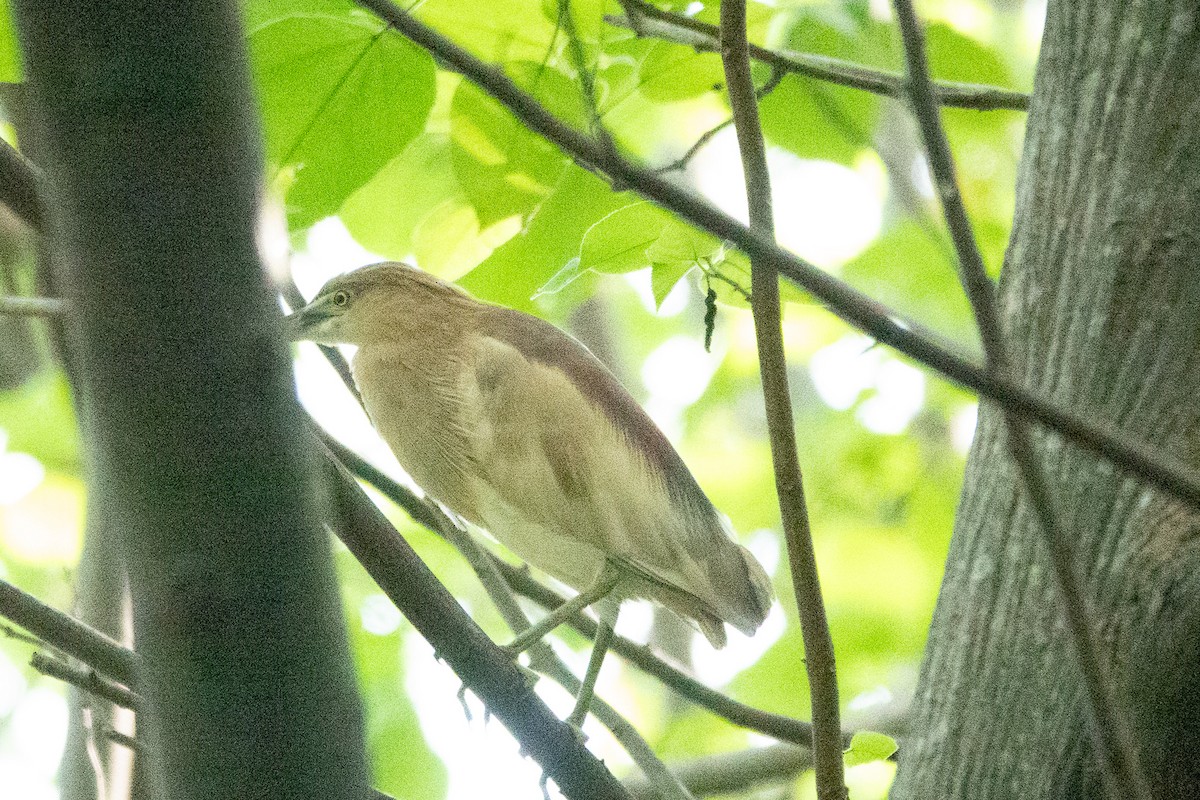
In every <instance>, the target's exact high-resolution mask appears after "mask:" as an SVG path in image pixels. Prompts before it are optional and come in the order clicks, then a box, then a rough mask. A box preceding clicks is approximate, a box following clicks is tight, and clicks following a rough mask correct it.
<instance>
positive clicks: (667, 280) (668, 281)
mask: <svg viewBox="0 0 1200 800" xmlns="http://www.w3.org/2000/svg"><path fill="white" fill-rule="evenodd" d="M695 266H696V265H695V264H694V263H693V264H687V263H684V262H682V261H674V262H672V261H656V262H654V263H653V264H651V265H650V290H651V291H652V292H653V293H654V307H655V308H661V307H662V304H663V300H666V299H667V295H669V294H670V293H671V290H672V289H674V288H675V284H677V283H679V282H680V281H681V280H683V278H684V276H685V275H687V274H688V273H689V272H691V271H692V269H694V268H695Z"/></svg>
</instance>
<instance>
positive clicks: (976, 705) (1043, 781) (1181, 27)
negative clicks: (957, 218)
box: [893, 0, 1200, 800]
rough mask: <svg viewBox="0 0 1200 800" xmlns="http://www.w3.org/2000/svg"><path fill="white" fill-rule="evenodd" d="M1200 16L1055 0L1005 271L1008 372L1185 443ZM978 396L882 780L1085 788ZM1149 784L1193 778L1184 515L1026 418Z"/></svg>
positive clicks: (987, 794)
mask: <svg viewBox="0 0 1200 800" xmlns="http://www.w3.org/2000/svg"><path fill="white" fill-rule="evenodd" d="M1198 26H1200V18H1198V11H1197V7H1196V6H1195V4H1194V3H1189V2H1162V3H1147V2H1139V3H1132V4H1118V3H1104V2H1094V0H1093V1H1091V2H1082V3H1078V2H1065V1H1064V0H1055V1H1052V2H1051V4H1050V7H1049V9H1048V15H1047V20H1046V30H1045V35H1044V38H1043V44H1042V54H1041V58H1040V62H1039V65H1038V73H1037V80H1036V84H1035V91H1034V97H1033V103H1032V106H1031V109H1030V113H1029V124H1028V132H1027V136H1026V144H1025V153H1024V156H1023V159H1022V164H1021V171H1020V177H1019V182H1018V190H1017V208H1016V219H1015V224H1014V229H1013V238H1012V242H1011V244H1010V247H1009V252H1008V257H1007V260H1006V264H1005V268H1004V273H1003V276H1002V280H1001V286H1000V292H1001V304H1002V305H1001V308H1002V313H1003V317H1004V324H1005V328H1006V334H1007V337H1008V341H1009V343H1010V347H1011V352H1012V354H1013V361H1014V362H1015V363H1014V368H1015V369H1017V370H1019V373H1020V375H1021V377H1022V378H1023V380H1024V381H1025V382H1026V383H1027V384H1028V385H1029V386H1030V387H1032V388H1034V389H1035V390H1037V391H1038V392H1041V393H1042V394H1044V395H1046V396H1048V397H1051V398H1053V399H1054V400H1055V401H1056V402H1058V403H1059V404H1061V405H1063V406H1064V407H1068V408H1072V409H1073V410H1074V411H1075V412H1076V413H1078V414H1080V415H1083V416H1086V417H1089V418H1093V419H1096V420H1101V421H1104V422H1106V423H1108V424H1110V425H1112V426H1114V427H1115V428H1117V429H1118V430H1120V431H1121V432H1122V433H1123V434H1124V435H1125V436H1127V437H1129V438H1130V439H1138V440H1141V441H1143V442H1145V443H1146V444H1147V446H1149V447H1151V448H1154V449H1159V450H1164V451H1167V452H1169V453H1171V454H1172V455H1174V456H1175V457H1177V458H1180V459H1185V460H1188V461H1189V462H1190V463H1196V461H1197V452H1196V446H1197V443H1198V442H1197V438H1196V437H1197V435H1198V433H1200V431H1198V430H1197V423H1198V413H1200V402H1198V397H1200V347H1198V345H1200V255H1198V243H1197V238H1198V236H1200V233H1198V232H1200V169H1198V168H1197V166H1198V164H1200V160H1198V156H1200V27H1198ZM1003 428H1004V425H1003V420H1002V415H1001V414H1000V413H998V411H997V409H996V408H995V407H992V406H990V405H988V404H984V406H983V407H982V409H981V413H980V424H979V430H978V433H977V435H976V439H975V444H974V446H973V448H972V451H971V455H970V459H969V461H968V466H967V474H966V480H965V484H964V488H963V496H962V500H961V504H960V508H959V513H958V519H957V522H956V525H955V531H954V539H953V542H952V545H951V548H950V555H949V558H948V562H947V566H946V575H945V578H944V581H943V584H942V590H941V595H940V597H939V600H938V605H937V610H936V612H935V615H934V620H933V626H932V628H931V631H930V641H929V646H928V650H927V652H926V655H925V662H924V664H923V667H922V674H921V680H920V685H919V687H918V691H917V697H916V701H915V704H914V714H915V718H914V726H913V735H912V736H911V738H909V739H907V740H906V741H905V748H904V751H903V753H902V760H901V768H900V773H899V775H898V777H897V781H896V784H895V788H894V790H893V797H895V798H899V799H900V800H904V799H905V798H972V800H979V799H981V798H1021V799H1022V800H1035V799H1036V798H1056V799H1057V798H1090V797H1099V796H1101V793H1102V792H1101V785H1100V778H1099V772H1098V767H1097V763H1096V759H1095V754H1094V751H1093V749H1092V746H1091V739H1090V735H1089V729H1088V725H1089V723H1088V719H1089V717H1088V715H1087V713H1086V709H1085V707H1084V706H1083V697H1084V695H1083V692H1082V690H1081V685H1080V679H1079V671H1078V668H1077V666H1076V663H1075V661H1074V660H1073V658H1072V657H1071V655H1070V649H1069V647H1068V643H1067V640H1066V639H1065V636H1066V631H1065V629H1064V626H1063V623H1062V614H1061V611H1060V605H1059V599H1058V597H1057V596H1056V593H1055V590H1054V587H1053V586H1052V585H1051V583H1050V581H1049V567H1048V562H1047V558H1048V556H1047V552H1046V548H1045V547H1044V546H1043V545H1042V539H1041V536H1040V532H1039V531H1038V528H1037V527H1036V525H1035V522H1034V519H1033V515H1032V514H1031V511H1030V509H1029V507H1028V505H1027V503H1026V498H1025V496H1024V493H1023V492H1022V491H1021V489H1020V484H1019V481H1018V479H1017V476H1016V475H1015V473H1014V469H1013V466H1012V463H1011V462H1010V460H1009V458H1008V456H1007V450H1006V447H1005V444H1004V439H1003V437H1004V435H1005V434H1004V430H1003ZM1037 441H1038V451H1039V455H1040V457H1041V461H1042V463H1043V465H1044V468H1045V470H1046V471H1047V473H1048V475H1049V477H1050V481H1051V483H1052V484H1053V485H1055V487H1056V501H1057V507H1058V511H1059V513H1060V515H1061V518H1062V521H1063V527H1064V529H1065V530H1066V531H1068V532H1069V533H1070V534H1071V536H1072V537H1073V539H1074V541H1075V554H1076V562H1077V566H1078V569H1079V572H1080V574H1081V576H1082V578H1083V583H1084V586H1085V587H1086V591H1087V597H1088V600H1089V602H1090V606H1091V618H1092V620H1093V624H1094V625H1095V629H1096V631H1097V632H1098V634H1099V637H1100V642H1101V647H1102V649H1103V653H1102V655H1103V656H1104V657H1105V658H1106V659H1108V660H1109V663H1110V664H1111V666H1112V673H1113V679H1114V682H1115V686H1116V693H1117V695H1118V696H1119V697H1120V698H1121V701H1122V703H1123V704H1124V706H1125V708H1126V710H1127V712H1128V714H1129V715H1130V719H1131V721H1132V724H1133V728H1134V733H1135V735H1136V737H1137V740H1138V746H1139V751H1140V757H1141V763H1142V766H1143V768H1144V770H1145V772H1146V774H1147V777H1148V778H1149V781H1150V783H1151V785H1152V786H1154V788H1155V790H1156V793H1157V794H1158V796H1160V797H1163V798H1177V797H1178V798H1182V797H1191V796H1196V795H1197V794H1200V758H1197V757H1196V753H1197V752H1200V669H1198V668H1197V665H1198V664H1200V543H1198V538H1200V537H1198V536H1197V532H1198V531H1200V527H1198V526H1200V511H1197V510H1196V509H1193V508H1189V507H1187V506H1185V505H1184V504H1182V503H1181V502H1178V501H1176V500H1174V499H1172V498H1170V497H1168V496H1166V495H1164V494H1162V493H1160V492H1158V491H1154V490H1151V489H1148V488H1147V487H1146V486H1145V485H1144V484H1142V483H1140V482H1139V481H1138V480H1137V479H1136V477H1135V476H1133V475H1129V474H1126V473H1124V472H1120V471H1117V470H1116V469H1115V468H1113V467H1112V466H1111V465H1109V464H1108V463H1107V462H1104V461H1101V460H1099V459H1097V458H1095V457H1094V456H1091V455H1089V454H1087V453H1084V452H1081V451H1080V450H1079V449H1078V448H1076V447H1073V446H1070V445H1068V444H1064V443H1063V442H1062V441H1061V440H1060V439H1058V438H1057V437H1054V436H1051V435H1048V434H1046V433H1045V432H1040V433H1039V436H1038V440H1037Z"/></svg>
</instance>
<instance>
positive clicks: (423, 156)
mask: <svg viewBox="0 0 1200 800" xmlns="http://www.w3.org/2000/svg"><path fill="white" fill-rule="evenodd" d="M458 197H462V199H463V202H464V203H465V202H466V198H465V196H463V194H462V190H461V189H460V188H459V185H458V181H457V180H455V178H454V173H453V171H452V170H451V169H450V137H449V136H447V135H445V134H436V133H426V134H422V135H420V136H418V137H417V138H416V139H414V140H413V141H412V143H411V144H409V145H408V147H406V148H404V152H402V153H401V154H400V155H398V156H396V157H395V158H393V159H392V160H391V161H390V162H388V164H387V166H385V167H384V168H383V169H381V170H380V171H379V172H378V173H377V174H376V175H375V177H374V178H372V179H371V180H370V181H368V182H367V184H366V185H365V186H363V187H362V188H361V189H359V190H358V191H357V192H355V193H354V194H352V195H351V196H350V198H349V199H348V200H347V201H346V203H345V204H344V205H343V206H342V208H341V210H340V211H339V212H338V215H339V216H340V217H341V218H342V222H343V223H344V224H345V225H346V228H347V229H348V230H349V231H350V233H351V235H353V236H354V238H355V239H357V240H358V242H359V243H360V244H361V245H362V246H363V247H365V248H367V249H368V250H370V251H372V252H375V253H379V254H380V255H384V256H387V257H388V258H394V259H399V258H405V257H406V256H409V255H411V254H412V252H413V249H414V247H413V239H414V233H415V231H416V229H417V226H418V225H419V224H420V223H421V221H422V220H423V219H425V218H426V217H427V216H429V215H430V214H431V213H433V210H434V209H436V208H438V207H439V206H441V205H442V204H443V203H445V202H447V201H450V200H453V199H455V198H458Z"/></svg>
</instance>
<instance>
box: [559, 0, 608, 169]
mask: <svg viewBox="0 0 1200 800" xmlns="http://www.w3.org/2000/svg"><path fill="white" fill-rule="evenodd" d="M558 23H559V25H561V26H562V29H563V33H564V34H566V37H567V53H568V54H569V55H570V57H571V66H573V67H574V68H575V72H576V73H577V74H578V75H579V92H580V95H581V97H582V100H583V105H584V108H586V109H587V112H588V123H589V125H590V127H591V131H592V134H593V135H594V136H595V137H596V138H597V140H598V141H599V142H600V144H601V145H602V146H603V147H606V148H608V149H609V150H611V151H613V152H616V145H615V144H614V143H613V139H612V136H611V135H610V134H609V132H608V129H607V128H605V127H604V121H603V120H602V119H601V118H600V109H599V105H598V104H597V102H596V79H595V75H593V74H592V71H591V70H590V69H589V68H588V64H587V56H586V55H585V54H584V52H583V42H582V41H580V39H579V32H578V30H577V29H576V27H575V14H574V13H573V12H572V11H571V0H558Z"/></svg>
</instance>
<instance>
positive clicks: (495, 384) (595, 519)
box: [464, 307, 770, 630]
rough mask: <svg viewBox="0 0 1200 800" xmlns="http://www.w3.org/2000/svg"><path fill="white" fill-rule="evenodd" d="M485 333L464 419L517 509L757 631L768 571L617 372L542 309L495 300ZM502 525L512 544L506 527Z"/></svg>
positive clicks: (470, 375) (489, 476)
mask: <svg viewBox="0 0 1200 800" xmlns="http://www.w3.org/2000/svg"><path fill="white" fill-rule="evenodd" d="M479 332H480V333H481V334H482V335H481V336H480V337H478V339H477V344H476V346H475V348H474V354H473V362H469V363H473V367H471V368H469V369H468V370H467V371H466V375H467V377H466V378H465V382H466V383H467V384H468V386H467V388H466V391H465V393H464V394H465V395H466V396H467V397H468V398H469V399H468V400H467V403H468V405H472V406H474V408H473V409H471V410H470V411H469V412H468V413H466V414H464V416H465V418H467V419H471V420H473V422H472V424H473V425H475V426H477V427H476V429H475V430H474V431H473V441H474V443H475V445H474V448H473V449H474V455H475V463H476V464H477V465H478V468H479V469H480V477H481V480H483V481H484V482H486V483H487V484H489V485H490V486H491V487H493V488H494V491H495V492H496V494H497V495H498V496H499V497H502V498H504V500H505V502H506V503H507V504H509V505H510V506H512V507H513V508H510V509H507V511H509V512H511V511H513V510H515V511H517V516H518V517H519V518H521V519H524V520H527V522H528V524H530V525H536V526H538V527H539V528H540V529H542V530H544V531H547V532H549V533H552V534H554V535H558V536H562V537H566V538H569V539H573V540H575V541H578V542H579V543H580V544H581V545H584V546H588V547H594V548H596V549H597V550H599V551H600V552H601V553H603V554H604V555H605V557H608V558H611V559H614V560H616V561H618V562H619V563H622V564H623V565H625V566H626V568H627V569H628V570H630V571H631V572H633V573H634V574H637V575H641V576H643V577H644V578H645V579H646V581H647V582H648V583H651V584H659V585H661V586H663V587H667V588H669V589H675V590H679V591H681V592H683V593H685V594H688V595H692V596H693V597H695V598H697V599H698V600H700V601H702V603H703V604H704V605H705V606H707V607H708V608H707V610H708V611H710V612H712V613H715V614H716V615H717V616H719V617H721V618H722V619H725V620H726V621H728V622H730V623H732V624H734V625H735V626H737V627H739V628H741V629H742V630H753V629H754V628H756V627H757V626H758V624H759V623H761V621H762V618H763V616H765V613H766V609H767V607H768V606H769V597H770V594H769V586H768V585H767V584H766V582H765V576H763V575H762V574H761V568H760V567H758V565H757V563H756V562H754V561H753V558H750V557H748V554H747V553H745V551H744V550H743V549H742V548H740V547H739V546H738V545H737V544H735V543H734V542H732V541H731V540H730V539H729V538H728V535H727V533H728V532H727V527H726V525H725V524H724V522H723V520H722V519H721V517H720V515H719V514H718V513H717V511H716V510H715V509H714V508H713V506H712V504H711V503H710V502H709V501H708V498H707V497H706V496H705V495H704V493H703V491H702V490H701V489H700V487H699V486H698V485H697V484H696V481H695V479H694V478H693V477H692V474H691V472H690V471H689V470H688V469H687V466H686V465H685V464H684V463H683V461H682V459H680V457H679V455H678V453H676V452H675V449H674V448H673V447H672V446H671V444H670V442H669V441H667V439H666V437H665V436H664V435H663V434H662V432H661V431H660V430H659V429H658V427H657V426H656V425H655V424H654V422H653V421H652V420H650V418H649V416H647V414H646V413H645V411H643V410H642V408H641V407H640V406H639V405H638V404H637V402H636V401H634V399H633V398H632V397H630V395H629V394H628V392H626V391H625V390H624V388H622V387H621V385H620V383H619V382H618V381H617V379H616V378H615V377H614V376H613V375H612V374H611V373H610V372H609V371H608V370H607V369H606V368H605V367H604V366H603V365H602V364H601V363H600V362H599V361H598V360H597V359H596V358H595V357H594V356H593V355H592V354H591V353H590V352H589V351H588V350H587V348H585V347H584V346H583V345H581V344H580V343H579V342H577V341H576V340H575V339H573V338H571V337H570V336H568V335H566V334H564V333H563V332H561V331H559V330H558V329H557V328H555V327H553V326H551V325H549V324H547V323H545V322H542V321H541V320H538V319H537V318H535V317H531V316H528V315H525V314H521V313H520V312H516V311H512V310H509V309H503V308H496V307H493V308H491V309H490V312H489V313H488V314H487V315H485V316H483V317H482V318H481V330H480V331H479ZM481 513H482V512H481ZM485 516H486V514H485ZM511 516H512V514H511V513H510V514H508V516H507V517H506V520H508V521H509V522H511V519H510V517H511ZM484 524H485V527H486V526H487V522H486V520H485V523H484ZM492 527H493V528H495V527H496V526H494V525H493V526H492ZM492 533H493V535H495V536H496V537H497V538H498V539H500V540H501V541H504V539H505V531H503V530H496V529H493V530H492ZM526 557H527V558H529V560H531V561H532V562H533V563H534V564H535V566H539V567H541V568H543V569H546V570H547V571H548V572H550V573H551V574H558V575H560V576H561V575H562V569H558V570H556V569H555V565H553V564H544V563H538V559H537V558H536V554H535V557H530V556H528V555H527V556H526ZM568 582H571V581H568ZM660 599H661V598H660ZM691 616H697V615H695V614H692V615H691Z"/></svg>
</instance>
